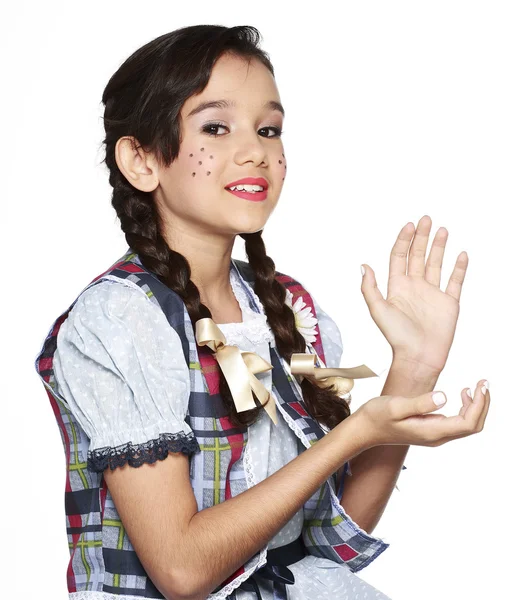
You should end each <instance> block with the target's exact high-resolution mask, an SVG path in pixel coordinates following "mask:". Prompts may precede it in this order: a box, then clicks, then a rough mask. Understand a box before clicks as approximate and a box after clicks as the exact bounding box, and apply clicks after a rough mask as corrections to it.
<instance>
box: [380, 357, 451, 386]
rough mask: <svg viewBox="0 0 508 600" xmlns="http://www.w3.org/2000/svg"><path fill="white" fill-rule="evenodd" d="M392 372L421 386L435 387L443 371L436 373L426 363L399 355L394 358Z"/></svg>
mask: <svg viewBox="0 0 508 600" xmlns="http://www.w3.org/2000/svg"><path fill="white" fill-rule="evenodd" d="M390 372H392V373H396V374H397V375H398V376H399V377H402V378H407V379H410V380H411V381H414V382H416V383H419V384H427V385H430V384H433V385H435V384H436V382H437V380H438V379H439V375H440V374H441V371H436V370H435V369H432V368H431V367H429V366H427V365H425V364H424V363H422V362H420V361H418V360H415V359H411V358H407V357H402V356H398V355H394V356H393V360H392V364H391V366H390Z"/></svg>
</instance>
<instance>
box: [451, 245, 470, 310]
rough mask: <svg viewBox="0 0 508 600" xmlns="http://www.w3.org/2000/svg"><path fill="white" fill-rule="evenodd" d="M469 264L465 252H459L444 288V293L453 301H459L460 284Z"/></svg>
mask: <svg viewBox="0 0 508 600" xmlns="http://www.w3.org/2000/svg"><path fill="white" fill-rule="evenodd" d="M468 264H469V257H468V255H467V252H465V251H464V252H461V253H460V254H459V256H458V257H457V260H456V262H455V268H454V269H453V272H452V274H451V275H450V280H449V281H448V285H447V287H446V290H445V292H446V293H447V294H449V295H450V296H453V297H454V298H455V300H457V301H458V300H460V294H461V292H462V284H463V283H464V279H465V278H466V271H467V265H468Z"/></svg>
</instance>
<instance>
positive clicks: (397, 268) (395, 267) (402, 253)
mask: <svg viewBox="0 0 508 600" xmlns="http://www.w3.org/2000/svg"><path fill="white" fill-rule="evenodd" d="M413 228H414V225H413V223H406V224H405V225H404V227H403V228H402V229H401V230H400V232H399V235H398V237H397V239H396V240H395V244H394V245H393V247H392V251H391V252H390V266H389V270H388V279H390V277H393V276H394V275H406V271H407V252H408V250H409V244H410V243H411V240H412V239H413Z"/></svg>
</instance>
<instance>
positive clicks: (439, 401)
mask: <svg viewBox="0 0 508 600" xmlns="http://www.w3.org/2000/svg"><path fill="white" fill-rule="evenodd" d="M432 400H434V404H435V405H436V406H443V404H444V403H445V402H446V396H445V395H444V394H443V392H434V393H433V394H432Z"/></svg>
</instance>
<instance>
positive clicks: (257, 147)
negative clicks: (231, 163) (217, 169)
mask: <svg viewBox="0 0 508 600" xmlns="http://www.w3.org/2000/svg"><path fill="white" fill-rule="evenodd" d="M266 159H267V156H266V148H265V146H264V144H263V142H262V140H261V139H260V137H259V135H257V133H253V134H250V135H249V134H245V135H244V136H242V138H241V140H239V143H238V147H237V149H236V152H235V162H236V163H237V164H238V165H242V164H244V163H246V162H252V163H253V164H255V165H259V164H262V163H264V162H266Z"/></svg>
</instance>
